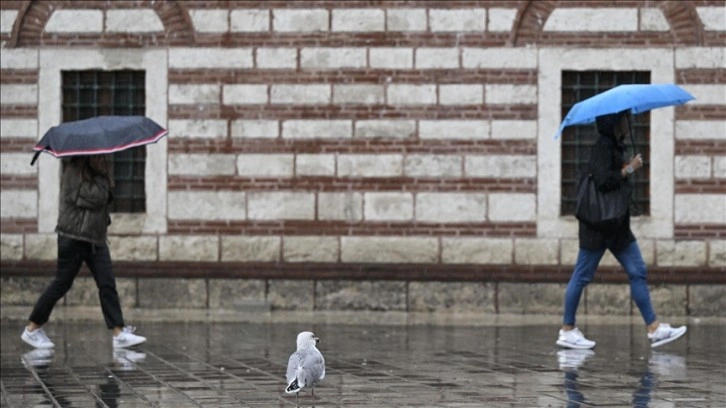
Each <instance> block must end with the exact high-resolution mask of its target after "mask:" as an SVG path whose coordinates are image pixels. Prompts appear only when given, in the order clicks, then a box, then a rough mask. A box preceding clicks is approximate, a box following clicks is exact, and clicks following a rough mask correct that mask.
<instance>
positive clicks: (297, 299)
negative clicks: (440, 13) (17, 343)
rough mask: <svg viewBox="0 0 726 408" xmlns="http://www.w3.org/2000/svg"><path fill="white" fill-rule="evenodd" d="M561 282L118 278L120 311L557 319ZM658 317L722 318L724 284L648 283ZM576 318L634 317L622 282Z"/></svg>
mask: <svg viewBox="0 0 726 408" xmlns="http://www.w3.org/2000/svg"><path fill="white" fill-rule="evenodd" d="M49 282H50V279H48V278H40V277H27V278H23V277H2V278H0V289H1V292H2V297H1V301H0V303H1V304H0V306H2V307H6V306H32V305H33V304H34V302H35V301H36V300H37V298H38V296H40V293H41V292H42V291H43V289H44V288H45V287H46V286H47V285H48V283H49ZM565 286H566V285H565V284H562V283H546V282H542V283H536V284H533V283H512V282H431V281H423V282H416V281H391V280H369V281H361V280H346V279H341V280H294V279H293V280H291V279H273V280H264V279H171V278H166V279H162V278H132V279H129V278H118V279H117V288H118V291H119V297H120V300H121V304H122V306H123V307H124V309H127V308H140V309H141V310H166V309H185V310H200V311H217V310H236V311H238V312H239V311H244V312H268V311H270V310H289V311H324V310H330V311H354V310H355V311H401V312H432V313H441V312H460V313H504V314H506V313H514V314H542V313H545V314H552V315H559V314H560V313H562V304H563V298H564V292H565ZM650 287H651V299H652V302H653V306H654V308H655V311H656V313H657V314H658V315H659V316H664V317H667V316H681V315H691V316H726V285H678V284H665V285H664V284H658V285H650ZM98 304H99V303H98V293H97V289H96V287H95V284H94V282H93V279H92V278H91V277H88V276H79V277H78V278H77V279H76V282H75V284H74V286H73V287H72V288H71V290H70V291H69V292H68V294H66V296H65V297H64V298H63V299H61V301H60V302H59V306H64V307H70V306H88V307H93V306H95V307H98ZM578 312H579V314H584V315H588V314H592V315H599V314H601V315H638V310H637V308H636V307H635V306H634V305H633V302H632V300H631V298H630V289H629V286H628V285H627V284H597V283H595V284H591V285H589V286H588V287H587V288H586V290H585V292H584V293H583V299H582V301H581V304H580V308H579V310H578Z"/></svg>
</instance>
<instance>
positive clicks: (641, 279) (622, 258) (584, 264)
mask: <svg viewBox="0 0 726 408" xmlns="http://www.w3.org/2000/svg"><path fill="white" fill-rule="evenodd" d="M605 251H606V248H602V249H585V248H580V252H579V254H578V255H577V263H576V264H575V270H574V271H573V272H572V277H571V278H570V282H569V283H568V284H567V290H566V291H565V314H564V319H563V323H564V324H565V325H569V326H574V325H575V314H576V313H577V306H578V305H579V303H580V297H581V296H582V290H583V289H585V286H587V284H588V283H590V282H591V281H592V278H593V276H595V271H596V270H597V267H598V265H599V264H600V260H601V259H602V257H603V255H604V254H605ZM613 255H615V258H616V259H617V260H618V262H620V265H622V267H623V268H624V269H625V272H626V273H627V274H628V278H629V279H630V295H631V297H632V298H633V301H635V304H636V305H637V306H638V309H639V310H640V314H641V315H642V316H643V320H645V324H647V325H648V324H651V323H653V322H654V321H655V320H656V316H655V312H654V311H653V306H652V305H651V303H650V292H649V291H648V280H647V275H648V269H647V268H646V266H645V261H643V256H642V254H641V253H640V247H639V246H638V243H637V242H636V241H633V242H631V243H630V245H628V246H627V247H626V248H624V249H621V250H619V251H617V252H613Z"/></svg>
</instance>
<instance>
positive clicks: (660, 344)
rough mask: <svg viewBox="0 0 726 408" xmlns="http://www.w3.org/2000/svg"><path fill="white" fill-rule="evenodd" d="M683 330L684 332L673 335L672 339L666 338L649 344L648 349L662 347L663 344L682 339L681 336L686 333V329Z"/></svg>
mask: <svg viewBox="0 0 726 408" xmlns="http://www.w3.org/2000/svg"><path fill="white" fill-rule="evenodd" d="M683 329H684V330H683V331H682V332H680V333H678V334H676V335H675V336H673V337H668V338H667V339H663V340H659V341H656V342H655V343H651V344H650V347H651V348H656V347H660V346H662V345H665V344H668V343H670V342H672V341H676V340H678V339H680V338H681V337H683V335H684V334H686V332H687V331H688V328H687V327H684V328H683Z"/></svg>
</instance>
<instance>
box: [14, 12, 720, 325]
mask: <svg viewBox="0 0 726 408" xmlns="http://www.w3.org/2000/svg"><path fill="white" fill-rule="evenodd" d="M725 14H726V13H724V5H723V3H722V2H712V1H702V2H652V1H635V2H629V3H627V4H625V3H623V4H610V3H604V2H593V3H587V4H585V3H583V4H582V5H580V6H578V7H573V6H572V3H569V2H564V1H552V2H531V3H530V2H501V1H487V0H480V1H426V2H424V1H400V2H384V3H380V4H378V3H375V4H373V3H370V2H363V1H350V2H339V1H332V0H311V1H296V2H287V3H286V2H278V1H272V2H264V1H239V2H218V1H212V2H209V1H197V0H189V1H184V2H181V1H173V0H170V1H164V2H153V3H148V2H133V1H132V2H106V3H104V4H103V5H101V6H99V5H98V4H97V3H96V2H91V1H74V2H72V3H69V2H62V1H46V2H37V1H31V2H28V3H21V2H17V1H5V2H3V3H2V5H1V6H0V41H1V42H2V44H1V46H0V53H2V58H0V71H1V73H2V81H0V91H1V95H2V99H1V100H0V148H1V150H0V163H1V164H2V165H1V167H0V191H1V192H2V194H0V199H1V202H0V221H1V224H0V243H1V245H2V246H1V249H2V251H1V253H0V266H2V268H0V269H1V271H2V272H0V274H1V276H2V279H3V285H4V286H6V285H10V283H9V282H10V281H13V282H14V280H15V279H19V278H20V277H21V276H26V277H37V276H48V275H49V274H52V269H50V270H49V269H48V268H47V263H48V262H52V261H53V260H54V259H55V236H54V233H53V229H54V227H55V222H56V219H57V215H58V194H59V187H58V180H59V178H60V166H59V164H58V162H57V161H56V160H55V159H53V158H51V157H45V156H44V157H42V158H41V159H40V161H39V163H38V164H37V165H36V166H32V167H31V166H29V165H28V163H29V161H30V157H31V154H30V151H31V149H32V146H33V144H34V143H35V141H36V140H38V139H39V138H40V136H41V135H42V134H43V133H45V131H46V130H47V129H49V128H50V127H51V126H54V125H56V124H57V123H58V122H59V121H60V120H61V117H62V112H61V104H62V100H63V98H62V94H61V92H62V91H61V90H62V84H61V75H60V73H61V72H62V71H76V70H121V69H133V70H143V71H145V73H146V87H145V88H146V89H145V93H146V110H147V112H146V115H147V116H149V117H151V118H153V119H154V120H156V121H157V122H159V123H161V124H163V125H164V126H166V127H168V129H169V136H168V138H166V139H162V141H160V142H159V143H157V144H155V145H150V146H148V147H147V148H146V149H147V161H146V172H145V187H146V189H145V190H146V191H145V193H146V211H145V212H144V213H117V214H113V224H112V226H111V231H110V234H111V236H110V245H111V250H112V255H113V257H114V259H115V261H116V262H117V266H116V271H117V274H118V276H119V277H120V278H123V279H130V280H131V281H130V282H132V283H133V285H132V286H133V287H134V288H135V289H134V290H135V291H136V294H135V295H134V299H135V300H134V302H135V304H136V305H138V306H142V307H147V306H151V305H152V303H149V302H156V301H157V299H156V298H155V296H154V293H155V292H154V289H153V288H154V287H158V289H157V290H158V291H164V290H170V291H171V290H174V291H179V293H180V296H181V294H183V293H186V294H187V295H188V296H190V299H193V300H190V304H191V305H193V307H226V306H227V303H226V302H233V301H232V300H225V297H226V296H227V295H228V294H227V292H226V291H225V290H223V288H221V287H217V286H215V285H217V284H218V283H219V282H225V281H226V280H229V281H230V282H233V281H234V279H236V278H239V279H242V280H241V281H240V282H239V285H242V286H243V287H248V286H245V285H252V286H249V287H248V289H249V290H250V291H251V292H255V293H256V294H255V295H251V297H250V298H251V299H253V301H255V300H254V299H263V300H264V302H267V303H269V304H271V305H272V306H273V307H278V305H288V306H279V307H290V306H289V305H290V304H295V305H297V303H290V302H288V300H287V299H286V298H285V296H284V295H283V294H282V293H283V292H284V291H283V290H282V289H283V288H284V289H286V288H289V287H290V286H294V284H295V283H296V282H301V283H302V282H307V283H306V284H305V285H304V286H305V290H303V291H302V292H304V293H305V294H295V295H294V297H295V298H296V297H298V296H299V297H300V299H301V300H300V304H301V305H307V306H301V307H303V308H328V307H335V308H337V307H343V306H345V307H349V308H353V309H355V308H373V309H376V308H384V306H381V305H384V304H385V305H387V306H385V308H394V309H396V310H419V309H426V308H427V307H430V308H434V309H436V310H438V309H440V308H442V307H443V306H440V305H439V304H443V305H450V306H446V307H444V308H445V309H446V308H451V309H452V310H457V309H458V308H464V309H466V308H469V307H474V308H477V309H478V308H480V307H483V308H484V309H492V310H495V311H502V310H526V311H527V312H530V311H534V310H539V311H548V310H555V309H557V307H553V306H551V305H549V303H548V302H547V301H545V298H548V297H549V296H545V293H550V292H551V291H552V289H549V287H550V286H551V285H552V288H557V287H558V286H557V285H563V284H564V283H565V282H566V280H567V276H568V274H569V270H570V269H571V265H572V264H573V263H574V260H575V256H576V253H577V240H576V237H577V224H576V221H575V220H574V218H573V217H572V216H562V215H561V213H560V198H561V197H560V195H561V191H560V190H561V185H560V181H561V174H560V164H561V160H562V153H561V145H560V142H559V141H554V140H553V138H552V136H553V134H554V133H555V131H556V129H557V128H558V125H559V122H560V119H561V116H562V112H561V104H562V95H561V75H562V72H563V71H648V72H650V77H651V81H652V82H654V83H676V84H679V85H680V86H682V87H683V88H684V89H686V90H687V91H689V92H691V93H692V94H693V95H694V96H695V97H696V100H694V101H692V102H689V103H688V104H687V105H685V106H679V107H676V108H666V109H659V110H655V111H653V112H652V113H651V126H650V132H651V136H650V137H651V150H650V158H649V160H650V169H651V170H650V171H651V174H650V182H651V184H650V194H651V200H650V214H649V215H647V216H641V217H635V218H634V219H633V222H632V225H633V229H634V232H635V234H636V236H637V237H638V239H639V243H640V245H641V248H642V249H643V255H644V258H645V260H646V262H647V263H648V265H649V267H650V269H651V273H652V277H653V283H654V284H655V285H657V286H658V287H660V285H674V286H673V287H672V289H671V288H667V289H665V290H666V292H668V291H675V292H678V293H684V291H685V293H690V292H689V291H690V290H692V289H693V290H696V288H700V286H699V285H704V289H703V294H704V295H703V297H704V298H711V297H713V296H715V295H713V294H712V293H721V292H719V291H722V290H723V286H724V285H726V187H725V186H724V180H726V101H725V100H724V98H723V95H724V92H726V76H724V74H723V72H724V69H726V47H724V43H725V41H726V22H725V21H724V15H725ZM613 16H616V17H617V18H614V17H613ZM615 265H616V262H615V260H614V258H612V257H611V256H608V257H606V258H605V259H604V261H603V267H604V268H605V273H604V276H605V277H604V278H603V279H604V280H605V281H606V282H608V283H609V284H619V283H621V281H622V278H621V277H617V276H618V275H617V274H618V271H617V268H616V267H615ZM31 270H32V271H34V272H32V273H28V271H31ZM33 279H35V278H33ZM156 279H160V281H158V282H163V280H164V279H168V280H169V283H168V285H167V284H164V283H155V282H157V281H156ZM199 279H200V280H199ZM197 280H199V282H197ZM31 281H32V279H31ZM345 281H350V282H353V283H348V284H342V283H341V282H345ZM193 282H197V283H193ZM250 282H258V283H257V284H250ZM393 282H399V283H400V284H401V285H403V286H404V287H405V288H406V290H405V291H404V292H405V293H406V295H405V296H401V295H400V294H398V295H394V294H393V292H400V291H401V290H400V288H398V286H396V285H394V284H393ZM472 282H475V283H472ZM28 284H30V283H28ZM524 284H533V285H544V286H543V287H542V291H541V296H533V297H528V298H527V299H523V298H520V297H518V296H517V295H516V293H514V291H509V290H507V285H524ZM154 285H157V286H154ZM256 285H261V286H256ZM377 285H381V286H380V287H381V288H387V287H388V285H393V286H392V287H394V288H398V289H391V290H390V291H389V290H387V289H386V290H384V289H380V290H378V289H377V288H379V286H377ZM436 285H440V286H436ZM681 285H683V286H681ZM708 285H715V286H713V289H712V291H713V292H708V289H706V288H709V286H708ZM11 286H12V285H11ZM22 286H23V285H20V286H19V287H18V288H17V290H18V291H21V292H22V291H23V289H22ZM263 286H264V290H263V289H261V288H262V287H263ZM615 286H617V285H615ZM8 287H10V286H8ZM436 287H439V288H442V290H443V288H446V291H447V292H450V293H446V294H444V293H434V291H435V290H433V289H432V292H431V293H429V290H428V289H426V288H436ZM493 287H495V288H496V289H493ZM277 288H280V289H281V290H280V291H278V290H277ZM682 288H686V289H682ZM147 289H148V292H147ZM14 290H15V289H14ZM240 290H242V289H240ZM602 290H604V291H606V292H607V293H606V294H604V295H603V301H602V302H600V301H598V302H597V304H602V305H603V306H602V309H598V310H602V311H603V312H604V313H609V312H610V309H607V307H606V305H607V304H610V303H611V302H610V301H609V300H608V299H614V300H617V299H620V300H622V299H621V297H622V296H621V295H622V294H620V295H619V294H618V293H620V292H619V291H622V288H618V289H613V288H611V287H610V286H607V287H605V288H603V289H602ZM698 290H699V291H700V290H701V289H698ZM8 291H9V289H8V290H4V292H3V293H4V294H7V296H12V295H11V294H10V292H8ZM377 291H380V292H391V293H390V294H389V296H387V297H384V298H383V299H380V300H375V299H376V298H375V297H374V298H373V299H367V298H366V297H365V296H360V295H359V293H361V292H362V293H367V292H377ZM251 292H250V293H251ZM611 292H613V293H611ZM675 292H674V293H675ZM146 293H147V295H144V294H146ZM200 293H203V294H204V296H202V297H200V298H198V297H197V296H199V294H200ZM260 293H261V294H260ZM593 293H594V294H593V296H594V297H595V298H597V295H595V294H596V293H597V290H593ZM669 293H670V292H669ZM699 293H700V292H699ZM229 295H231V293H230V294H229ZM288 295H289V294H288ZM4 296H5V295H4ZM84 296H85V297H84ZM84 296H81V298H82V299H86V300H87V298H88V297H87V296H86V295H84ZM88 296H90V295H88ZM664 296H665V295H664ZM674 296H675V295H674ZM243 298H246V297H243ZM676 298H677V299H676V300H675V302H676V303H677V304H678V305H679V306H678V308H679V310H680V309H682V310H684V311H687V312H689V313H691V312H695V311H699V312H698V313H709V312H708V310H711V309H709V308H708V306H707V305H700V304H697V303H693V302H697V299H694V298H692V297H690V296H686V299H688V301H687V302H686V303H685V305H684V304H683V301H682V300H678V299H680V298H679V297H676ZM89 299H90V298H89ZM492 299H493V300H492ZM525 300H526V304H525V303H522V302H525ZM606 300H608V301H606ZM84 301H85V300H84ZM165 301H168V302H170V303H169V304H168V305H163V304H160V305H159V306H160V307H161V306H164V307H166V306H168V307H174V306H173V305H174V301H172V300H171V299H165ZM2 302H3V303H4V302H5V298H3V300H2ZM615 303H618V302H615ZM666 303H667V302H663V307H666V306H665V305H666ZM428 304H433V305H434V306H426V305H428ZM509 308H511V309H509ZM596 309H597V308H595V309H593V310H596Z"/></svg>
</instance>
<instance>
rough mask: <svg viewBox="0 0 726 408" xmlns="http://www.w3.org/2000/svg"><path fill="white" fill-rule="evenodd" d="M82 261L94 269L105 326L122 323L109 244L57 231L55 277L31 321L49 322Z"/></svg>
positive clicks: (39, 301)
mask: <svg viewBox="0 0 726 408" xmlns="http://www.w3.org/2000/svg"><path fill="white" fill-rule="evenodd" d="M83 262H85V263H86V265H88V269H90V270H91V274H92V275H93V279H94V280H95V281H96V287H97V288H98V298H99V300H100V301H101V311H102V312H103V318H104V320H105V321H106V327H108V328H109V329H113V328H114V327H123V326H124V318H123V314H122V312H121V304H120V302H119V299H118V292H117V291H116V278H114V276H113V270H112V269H111V253H110V252H109V250H108V247H107V246H105V245H104V246H97V245H94V244H92V243H90V242H86V241H81V240H77V239H73V238H69V237H66V236H63V235H60V234H59V235H58V269H57V270H56V274H55V279H53V281H52V282H51V283H50V285H49V286H48V288H46V289H45V291H44V292H43V294H42V295H40V298H38V301H37V302H36V303H35V307H34V308H33V311H32V312H31V314H30V319H29V320H30V321H31V322H33V323H35V324H37V325H43V324H45V323H47V322H48V319H49V318H50V313H51V312H52V311H53V307H55V304H56V303H57V302H58V301H59V300H60V299H61V298H62V297H63V296H65V294H66V293H67V292H68V291H69V290H70V289H71V286H73V281H74V280H75V279H76V276H77V275H78V272H79V271H80V270H81V265H82V264H83Z"/></svg>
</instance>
